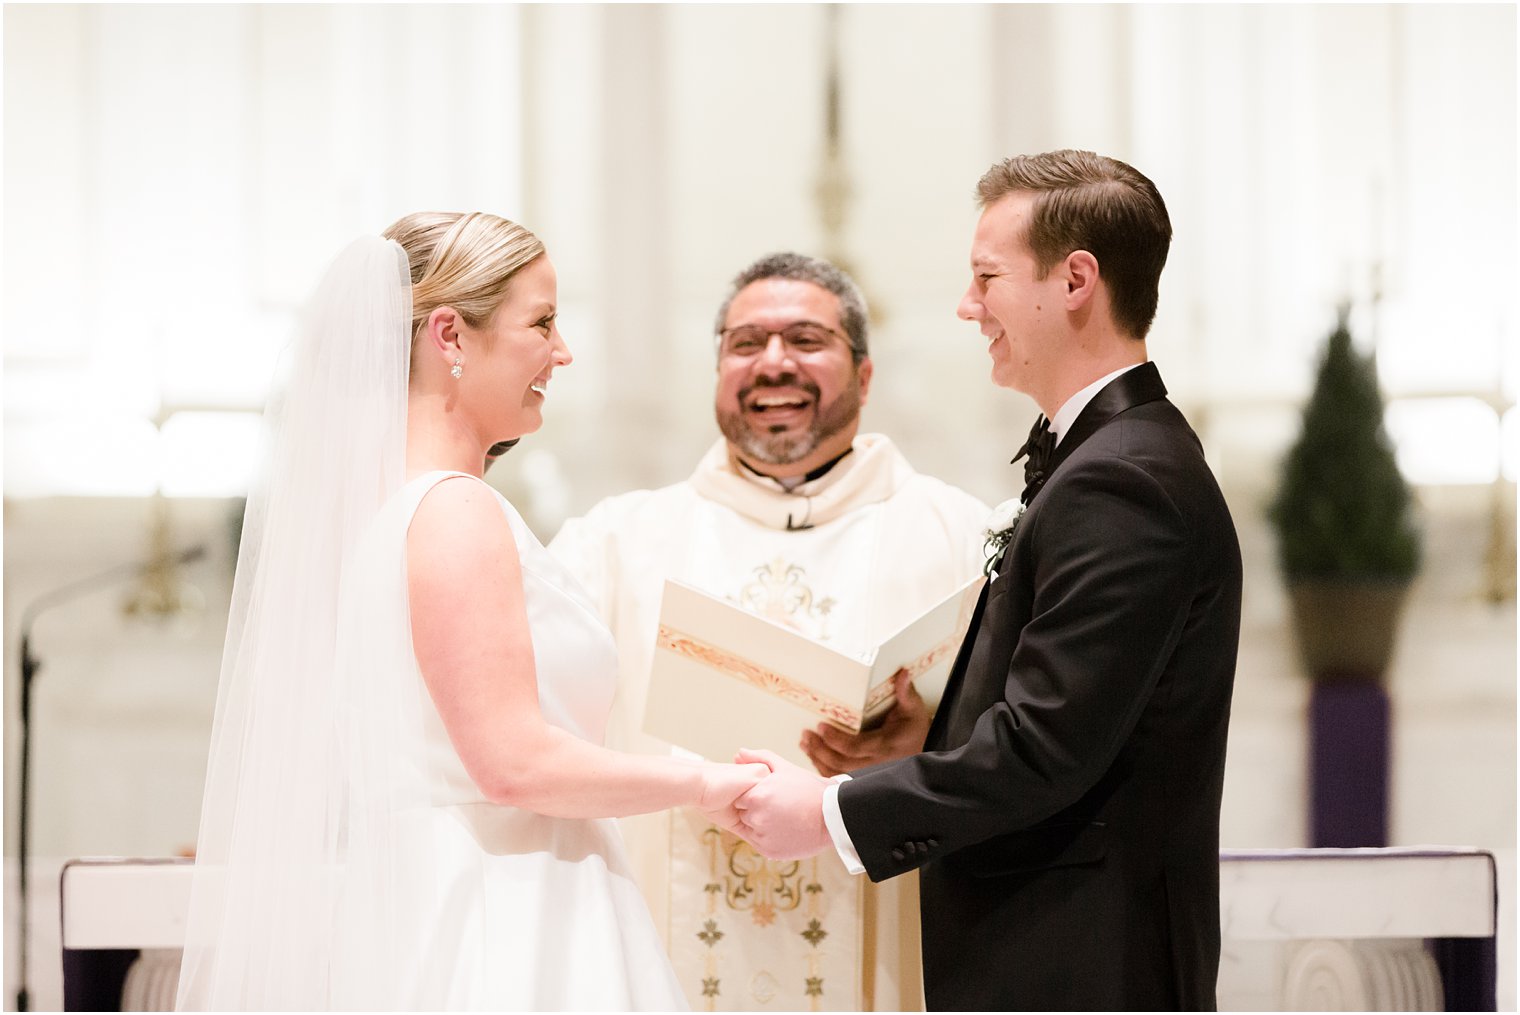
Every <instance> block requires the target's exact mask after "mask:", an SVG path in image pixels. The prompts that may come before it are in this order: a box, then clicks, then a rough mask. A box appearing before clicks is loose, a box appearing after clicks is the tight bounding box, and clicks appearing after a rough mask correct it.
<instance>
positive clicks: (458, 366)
mask: <svg viewBox="0 0 1520 1015" xmlns="http://www.w3.org/2000/svg"><path fill="white" fill-rule="evenodd" d="M449 373H451V374H453V375H454V380H456V381H457V380H459V378H461V377H463V376H464V357H463V356H455V357H454V365H453V366H451V367H449Z"/></svg>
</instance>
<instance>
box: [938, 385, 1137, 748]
mask: <svg viewBox="0 0 1520 1015" xmlns="http://www.w3.org/2000/svg"><path fill="white" fill-rule="evenodd" d="M1165 397H1166V385H1165V384H1163V383H1162V381H1161V372H1160V371H1159V370H1157V369H1156V364H1154V363H1142V364H1140V365H1139V366H1137V367H1135V369H1133V370H1129V371H1126V372H1125V373H1122V374H1120V375H1119V376H1118V377H1115V378H1114V379H1113V380H1112V381H1110V382H1108V383H1107V384H1105V385H1104V386H1103V388H1102V390H1100V391H1099V392H1098V393H1097V394H1096V395H1094V396H1093V398H1092V401H1090V402H1088V403H1087V405H1086V406H1085V407H1084V408H1083V409H1082V411H1081V412H1080V413H1078V415H1077V418H1076V421H1075V422H1073V423H1072V425H1071V429H1070V430H1068V431H1067V432H1066V434H1065V435H1064V436H1063V437H1062V438H1061V443H1060V444H1057V445H1056V448H1055V451H1054V452H1052V453H1051V456H1050V465H1049V466H1048V467H1047V470H1046V471H1047V475H1051V474H1053V473H1054V472H1055V471H1056V469H1058V468H1060V466H1061V463H1062V462H1064V461H1066V459H1067V458H1069V457H1071V453H1072V452H1073V451H1075V450H1076V449H1077V448H1078V447H1079V446H1080V445H1081V444H1082V442H1083V441H1085V440H1087V439H1088V438H1089V437H1091V436H1092V435H1093V434H1095V433H1097V432H1098V431H1099V430H1101V429H1102V428H1103V426H1104V424H1106V423H1108V422H1109V421H1110V420H1112V419H1113V418H1114V417H1115V416H1118V415H1119V414H1120V413H1122V412H1125V411H1126V410H1128V409H1133V408H1134V407H1135V406H1137V405H1144V404H1145V403H1147V402H1154V401H1157V400H1158V399H1162V398H1165ZM1046 482H1047V483H1048V482H1049V480H1048V479H1047V481H1046ZM1044 488H1045V487H1044V484H1042V485H1041V487H1040V490H1043V489H1044ZM1040 490H1036V491H1035V493H1034V496H1033V497H1031V498H1030V505H1029V509H1032V508H1033V505H1034V500H1035V499H1036V498H1038V497H1039V495H1040ZM1014 542H1015V540H1012V539H1010V540H1009V541H1008V545H1007V546H1005V547H1003V552H1002V553H1001V554H1000V555H999V556H998V562H997V565H996V570H997V572H998V573H1000V574H1001V573H1003V572H1004V571H1005V570H1006V569H1007V568H1008V566H1009V560H1008V558H1009V557H1010V556H1011V555H1012V553H1013V544H1014ZM991 588H992V583H991V582H988V583H987V584H985V585H983V586H982V594H981V596H980V597H979V598H978V599H977V601H976V610H975V612H973V613H972V615H971V623H970V624H969V625H968V626H967V628H966V637H965V638H964V639H963V640H962V641H961V647H960V651H959V652H957V653H956V656H955V664H954V665H953V666H951V667H950V677H949V679H948V680H947V681H946V683H945V692H944V696H943V697H942V698H941V699H940V703H939V707H938V709H937V710H936V711H935V713H934V720H933V722H932V723H931V724H930V726H929V734H928V736H927V737H926V738H925V744H926V745H927V746H928V749H929V750H934V749H935V745H936V740H935V738H936V737H939V736H942V735H943V734H944V732H945V726H946V724H947V723H948V722H949V714H950V711H951V706H953V705H954V703H955V698H956V697H957V695H958V692H959V691H960V688H961V683H962V680H961V678H962V675H963V671H964V669H965V666H966V658H967V656H968V655H969V654H970V650H971V645H972V643H973V642H974V641H975V640H976V638H977V634H978V632H979V631H980V630H981V623H982V612H983V609H984V608H985V607H986V605H987V593H988V592H989V591H990V590H991Z"/></svg>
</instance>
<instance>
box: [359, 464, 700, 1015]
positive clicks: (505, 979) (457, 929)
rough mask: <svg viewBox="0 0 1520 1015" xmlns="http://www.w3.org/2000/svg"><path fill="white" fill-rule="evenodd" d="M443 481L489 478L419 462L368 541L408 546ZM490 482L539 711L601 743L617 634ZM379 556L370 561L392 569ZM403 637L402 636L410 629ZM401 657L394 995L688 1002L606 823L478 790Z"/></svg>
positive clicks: (497, 1002) (410, 1002) (461, 1005)
mask: <svg viewBox="0 0 1520 1015" xmlns="http://www.w3.org/2000/svg"><path fill="white" fill-rule="evenodd" d="M451 477H460V478H457V479H452V478H451ZM445 480H449V481H452V482H472V483H481V484H482V485H486V486H487V488H488V489H489V486H488V485H487V484H485V483H484V482H483V481H481V480H479V479H476V478H474V477H471V476H467V475H465V474H464V473H457V472H431V473H427V474H425V475H422V476H418V477H416V478H415V479H412V480H411V481H409V482H408V483H407V484H406V486H405V487H404V488H403V489H402V490H401V491H400V492H399V493H398V494H397V495H396V496H394V497H393V498H392V499H391V501H390V502H389V503H388V504H387V505H386V506H385V508H384V509H382V511H381V513H380V515H379V517H378V518H377V520H376V531H375V533H374V535H375V536H377V537H378V538H376V539H371V540H366V547H367V548H374V549H375V550H376V552H387V553H394V549H395V547H396V546H398V545H401V546H404V545H405V531H406V529H407V527H408V526H409V525H410V524H411V519H412V517H413V515H414V513H415V512H416V510H417V506H418V504H420V503H421V501H422V499H423V498H424V497H425V496H426V495H427V493H428V492H429V491H430V490H432V489H433V488H434V486H435V485H436V484H438V483H440V482H443V481H445ZM492 494H493V495H494V496H495V497H496V499H497V500H498V501H499V502H500V504H501V509H502V513H503V514H504V515H505V516H506V518H507V521H508V522H509V524H510V525H511V527H512V533H513V536H514V538H515V540H516V543H517V551H518V554H519V555H520V557H521V560H522V574H523V591H524V597H525V600H526V603H527V612H528V624H529V627H530V629H531V632H532V638H533V653H534V660H535V664H536V667H537V675H538V696H539V705H540V707H541V708H542V709H543V714H544V718H545V719H546V720H548V721H549V722H550V723H552V724H554V725H556V726H559V727H561V728H562V729H565V730H567V731H569V732H570V733H573V734H574V735H576V736H578V737H580V738H582V739H584V740H588V741H591V742H592V743H597V744H600V743H601V742H602V735H603V732H604V728H605V726H606V722H607V715H608V711H609V709H610V707H611V703H612V695H613V691H614V689H615V684H616V680H617V656H616V650H615V647H614V644H613V641H612V637H611V635H610V633H609V632H608V631H607V629H606V627H605V625H603V623H602V622H601V621H600V620H599V619H598V618H597V616H596V614H595V612H594V611H593V609H592V607H591V605H590V603H589V602H588V601H587V599H586V597H585V594H584V593H583V592H582V591H581V590H580V588H579V586H578V585H577V584H576V582H575V580H574V579H573V578H572V577H571V576H570V575H569V573H568V572H567V571H566V570H565V569H564V568H563V567H562V566H561V565H560V564H559V563H558V562H557V561H556V560H555V559H554V558H553V557H551V556H550V555H549V553H548V551H547V550H545V549H544V547H543V546H542V544H540V543H539V541H538V539H537V538H536V537H535V536H534V535H533V533H532V531H530V530H529V529H528V527H527V525H526V524H525V523H524V522H523V520H522V518H521V516H519V515H518V513H517V511H516V510H515V509H514V508H513V507H512V505H511V504H510V503H509V502H508V501H507V500H506V498H504V497H502V496H501V494H499V493H496V491H495V490H492ZM381 548H386V549H384V550H381ZM361 559H362V558H361ZM365 563H366V564H368V563H369V562H365ZM375 563H378V564H379V565H380V566H379V568H378V569H377V570H376V571H374V572H370V573H372V574H374V573H381V572H387V571H390V567H389V566H388V565H387V563H386V562H384V561H380V562H375ZM365 570H366V571H369V569H368V567H366V568H365ZM404 640H405V642H406V645H407V647H408V650H410V645H411V638H410V633H409V631H408V632H406V637H405V639H404ZM407 662H408V669H409V671H410V675H411V685H412V686H411V688H410V691H411V692H412V693H414V694H415V696H416V697H415V699H413V700H415V702H416V703H417V712H418V714H419V717H420V728H416V730H417V733H418V734H419V736H418V737H416V738H415V740H414V739H412V738H411V737H404V738H403V742H410V743H411V744H412V747H411V748H408V749H406V752H407V753H414V754H415V756H414V757H407V756H405V754H403V756H402V757H401V758H400V759H398V760H399V762H400V763H399V764H397V765H394V766H391V768H390V771H392V772H394V773H397V775H396V778H397V779H398V780H399V784H398V785H396V786H394V787H389V788H388V792H389V793H390V798H391V799H392V800H393V801H394V804H393V805H392V808H391V810H392V817H393V821H394V826H393V828H392V829H391V837H390V839H389V840H388V841H390V842H392V843H393V846H392V848H391V852H392V853H393V855H392V856H390V857H389V858H371V859H370V860H369V861H368V862H373V863H382V864H385V865H386V866H387V868H388V869H387V870H385V871H383V872H381V874H382V877H381V879H380V880H381V881H382V882H384V883H388V884H389V885H390V886H391V891H393V892H396V893H399V896H400V897H398V898H394V899H393V900H392V901H393V902H394V903H395V904H396V908H395V909H393V910H391V912H394V913H404V914H409V917H408V922H412V923H414V925H413V926H411V927H407V928H404V929H403V931H402V933H403V935H404V937H405V938H406V940H404V942H403V943H402V944H403V947H401V948H400V949H399V950H398V952H397V953H396V954H398V955H399V956H400V961H401V963H403V964H404V965H409V966H410V969H409V970H408V971H407V972H406V973H405V975H404V976H403V977H401V978H400V980H399V982H398V986H399V990H400V993H401V996H399V997H395V998H393V999H392V1000H393V1006H394V1007H399V1008H417V1009H496V1010H504V1009H532V1010H568V1009H578V1010H586V1009H604V1010H675V1009H685V1008H686V1002H685V1000H684V997H683V995H682V993H681V990H680V987H679V985H678V984H677V982H676V979H675V975H674V973H673V972H672V970H671V966H670V962H669V960H668V958H667V957H666V955H665V952H664V949H663V948H662V946H661V944H660V939H659V936H658V934H656V932H655V928H654V923H653V921H652V920H651V918H650V915H649V910H648V908H647V906H646V905H645V903H644V900H643V898H642V897H641V896H640V894H639V890H638V888H637V886H636V885H635V883H634V881H633V878H632V876H631V874H630V872H629V865H628V862H627V860H626V857H625V854H624V850H623V844H622V840H621V839H620V838H619V835H618V831H617V826H616V822H615V821H614V820H613V819H611V818H598V819H571V818H553V817H546V816H544V815H541V814H535V813H532V812H529V811H524V810H520V809H518V808H515V807H507V806H502V805H499V804H494V803H491V802H489V801H488V800H486V798H485V797H484V796H483V795H482V793H481V791H480V790H479V789H478V788H477V787H476V786H475V784H474V783H473V782H472V781H471V780H470V777H469V775H468V774H467V773H466V772H465V768H464V765H463V763H462V762H461V761H460V759H459V755H458V754H457V753H455V751H454V748H453V746H452V745H451V743H450V742H449V737H448V733H447V731H446V730H445V729H444V726H443V723H442V721H441V720H440V719H439V717H438V713H437V711H436V710H435V709H434V708H433V707H432V703H431V700H430V699H429V697H428V694H427V690H426V687H425V685H424V684H423V680H422V674H421V673H420V672H419V671H418V669H417V666H416V662H415V659H414V658H412V657H410V656H409V657H408V660H407ZM355 859H358V858H355Z"/></svg>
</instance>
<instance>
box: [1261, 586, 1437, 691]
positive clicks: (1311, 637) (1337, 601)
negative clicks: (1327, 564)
mask: <svg viewBox="0 0 1520 1015" xmlns="http://www.w3.org/2000/svg"><path fill="white" fill-rule="evenodd" d="M1408 593H1409V583H1408V582H1407V581H1397V582H1375V581H1362V582H1354V581H1332V580H1313V581H1310V580H1297V581H1290V582H1289V584H1288V599H1289V602H1290V603H1291V604H1292V607H1293V629H1294V632H1295V633H1296V634H1297V636H1298V647H1299V653H1300V656H1301V657H1302V659H1303V662H1304V668H1305V669H1306V670H1307V671H1308V672H1309V675H1310V676H1311V677H1314V678H1315V679H1316V680H1346V679H1356V680H1381V679H1382V677H1383V674H1384V673H1386V672H1387V670H1388V663H1389V661H1390V660H1391V659H1392V658H1393V647H1394V644H1395V642H1396V640H1397V637H1398V629H1399V618H1400V616H1401V615H1402V614H1403V612H1404V601H1405V599H1406V598H1407V596H1408Z"/></svg>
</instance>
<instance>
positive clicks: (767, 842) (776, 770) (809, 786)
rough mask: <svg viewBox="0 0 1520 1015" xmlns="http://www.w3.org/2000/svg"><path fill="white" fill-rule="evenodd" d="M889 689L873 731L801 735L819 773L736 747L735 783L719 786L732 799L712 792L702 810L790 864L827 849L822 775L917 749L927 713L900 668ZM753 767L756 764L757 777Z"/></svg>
mask: <svg viewBox="0 0 1520 1015" xmlns="http://www.w3.org/2000/svg"><path fill="white" fill-rule="evenodd" d="M893 691H894V693H895V698H896V701H895V702H894V704H893V707H892V710H891V711H890V712H889V713H888V714H887V717H886V720H885V721H884V722H883V723H882V724H881V725H880V726H878V727H877V728H875V729H873V730H868V731H866V732H863V733H860V734H851V733H848V732H846V731H844V730H840V729H837V728H836V727H833V726H830V725H828V724H826V723H824V724H820V725H819V726H818V727H817V728H816V729H815V730H808V731H804V732H803V734H802V742H801V744H800V745H799V746H800V747H801V749H802V751H803V753H805V754H806V755H807V756H808V758H809V759H811V760H812V762H813V764H814V765H815V766H816V767H817V769H818V771H819V772H821V773H823V775H816V774H814V773H812V772H809V771H807V770H805V769H803V768H799V767H798V766H797V765H794V764H792V763H791V762H789V761H787V760H786V759H785V758H782V757H781V756H780V755H778V754H776V753H775V752H773V751H765V750H748V749H746V750H742V751H740V752H739V753H738V754H737V755H736V756H735V758H734V761H735V762H736V763H737V766H738V767H736V768H734V769H732V771H733V772H734V773H735V776H736V777H737V778H736V779H734V780H731V781H728V782H727V786H726V788H727V789H732V790H734V791H735V793H734V795H733V796H732V797H730V798H729V799H727V800H723V799H721V797H727V796H728V793H726V792H722V793H717V794H714V797H715V799H713V800H711V801H708V800H704V802H703V806H702V810H703V812H704V813H705V814H706V815H707V817H708V818H709V819H711V820H712V821H713V823H714V824H717V825H718V826H720V827H722V828H726V829H727V830H729V831H731V832H733V833H734V834H735V835H738V836H740V837H741V838H743V839H745V840H747V841H748V842H749V843H750V844H751V845H753V846H754V847H755V848H756V849H758V850H759V851H760V852H761V853H762V854H764V855H765V856H767V857H769V858H771V859H772V860H797V859H801V858H803V857H809V856H812V855H814V854H815V853H819V852H821V851H823V850H824V849H827V848H828V847H829V845H830V844H831V839H830V836H829V831H828V826H827V825H826V824H825V823H824V819H823V795H824V791H825V790H826V789H827V788H828V786H829V782H830V780H829V779H826V778H824V775H829V776H832V775H837V774H839V773H842V772H849V771H854V770H855V769H858V768H864V767H865V766H867V765H873V764H878V763H880V762H883V761H891V760H894V759H896V758H903V757H907V756H908V755H910V754H915V753H917V752H918V751H920V750H921V749H922V748H923V744H924V738H925V736H926V735H927V733H928V728H929V719H930V716H929V711H928V709H927V708H926V707H925V706H924V702H923V699H922V698H921V697H919V694H918V692H917V691H916V690H914V688H913V683H912V680H911V678H910V676H909V674H908V672H907V671H906V670H899V671H898V673H897V674H896V675H895V677H894V687H893ZM757 766H764V768H763V772H762V770H761V769H759V768H757ZM746 783H747V785H745V784H746Z"/></svg>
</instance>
